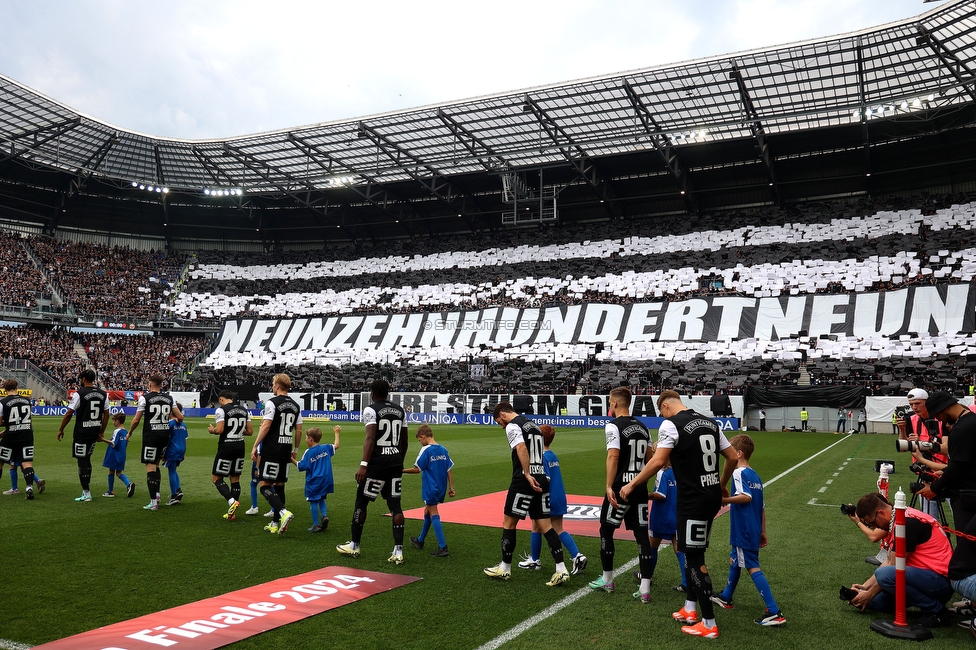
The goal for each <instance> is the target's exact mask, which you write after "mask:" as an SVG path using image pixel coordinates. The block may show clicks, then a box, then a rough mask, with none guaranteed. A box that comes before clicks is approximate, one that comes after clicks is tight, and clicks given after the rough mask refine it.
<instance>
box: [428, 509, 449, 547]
mask: <svg viewBox="0 0 976 650" xmlns="http://www.w3.org/2000/svg"><path fill="white" fill-rule="evenodd" d="M430 525H431V526H432V527H433V528H434V535H436V536H437V546H438V548H444V547H445V546H447V540H445V539H444V528H443V526H441V516H440V515H434V516H433V517H431V518H430Z"/></svg>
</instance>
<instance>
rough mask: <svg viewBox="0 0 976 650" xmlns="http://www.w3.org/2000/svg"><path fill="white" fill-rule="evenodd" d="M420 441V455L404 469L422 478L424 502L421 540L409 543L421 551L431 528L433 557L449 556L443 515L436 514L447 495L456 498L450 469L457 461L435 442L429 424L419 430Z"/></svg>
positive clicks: (415, 538) (407, 472) (414, 538)
mask: <svg viewBox="0 0 976 650" xmlns="http://www.w3.org/2000/svg"><path fill="white" fill-rule="evenodd" d="M417 440H419V441H420V445H421V447H420V453H419V454H417V460H416V461H414V464H413V467H407V468H404V470H403V473H404V474H420V475H421V497H422V498H423V500H424V525H423V527H422V528H421V529H420V536H419V537H411V538H410V543H411V544H413V546H414V548H416V549H422V548H423V547H424V540H425V539H426V538H427V533H428V532H429V531H430V529H431V528H433V529H434V535H435V536H436V537H437V550H436V551H432V552H431V555H433V556H434V557H447V556H448V555H450V553H449V552H448V550H447V540H446V539H445V538H444V528H443V527H442V526H441V516H440V513H439V512H438V511H437V504H439V503H444V496H445V495H447V494H450V495H451V496H452V497H453V496H454V476H453V475H452V474H451V468H452V467H454V461H453V460H451V455H450V454H449V453H447V449H445V448H444V446H443V445H439V444H437V441H436V440H434V432H433V430H432V429H431V428H430V427H429V426H428V425H426V424H424V425H421V426H420V428H419V429H417Z"/></svg>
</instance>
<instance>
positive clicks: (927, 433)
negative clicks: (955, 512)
mask: <svg viewBox="0 0 976 650" xmlns="http://www.w3.org/2000/svg"><path fill="white" fill-rule="evenodd" d="M928 397H929V394H928V393H927V392H926V391H925V390H923V389H921V388H913V389H912V390H910V391H909V392H908V406H909V409H911V411H907V410H904V407H898V408H897V409H895V415H896V417H897V418H898V438H899V439H900V440H907V441H910V442H913V443H921V444H920V445H919V444H915V445H905V444H904V443H901V442H899V444H898V451H911V452H912V456H913V457H914V459H915V462H916V463H921V464H922V465H924V466H925V467H926V468H928V470H930V471H932V472H935V471H941V470H942V469H944V468H945V465H946V463H947V462H948V460H949V459H948V456H947V455H946V454H945V448H946V444H945V442H944V440H943V437H942V436H943V435H944V434H945V433H946V431H947V430H948V427H946V426H945V425H944V424H943V423H942V422H940V421H938V420H936V419H934V418H932V417H930V415H929V412H928V410H927V409H926V408H925V401H926V400H927V399H928ZM929 444H931V447H929V446H927V445H929ZM913 467H914V466H913ZM912 471H915V470H914V469H913V470H912ZM915 473H916V474H918V473H919V472H917V471H916V472H915ZM930 482H931V481H930ZM918 509H919V510H921V511H922V512H926V513H928V514H930V515H932V516H933V517H938V516H939V503H938V501H932V500H930V499H924V498H923V499H921V502H920V504H919V507H918Z"/></svg>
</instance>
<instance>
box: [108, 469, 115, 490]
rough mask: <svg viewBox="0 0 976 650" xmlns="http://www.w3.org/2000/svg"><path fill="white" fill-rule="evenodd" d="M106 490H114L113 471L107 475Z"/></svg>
mask: <svg viewBox="0 0 976 650" xmlns="http://www.w3.org/2000/svg"><path fill="white" fill-rule="evenodd" d="M108 491H109V492H115V472H112V473H111V474H109V475H108Z"/></svg>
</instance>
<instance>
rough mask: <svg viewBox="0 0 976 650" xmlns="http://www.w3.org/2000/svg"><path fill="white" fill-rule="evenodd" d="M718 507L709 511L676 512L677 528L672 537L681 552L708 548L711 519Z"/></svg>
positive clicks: (702, 550)
mask: <svg viewBox="0 0 976 650" xmlns="http://www.w3.org/2000/svg"><path fill="white" fill-rule="evenodd" d="M717 514H718V509H716V510H714V511H712V512H711V513H706V512H699V513H697V514H690V515H686V514H678V530H677V534H676V535H675V538H674V543H675V548H676V549H677V550H679V551H681V552H682V553H688V552H695V551H700V552H704V551H705V549H707V548H708V538H709V537H710V536H711V534H712V521H714V520H715V515H717Z"/></svg>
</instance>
